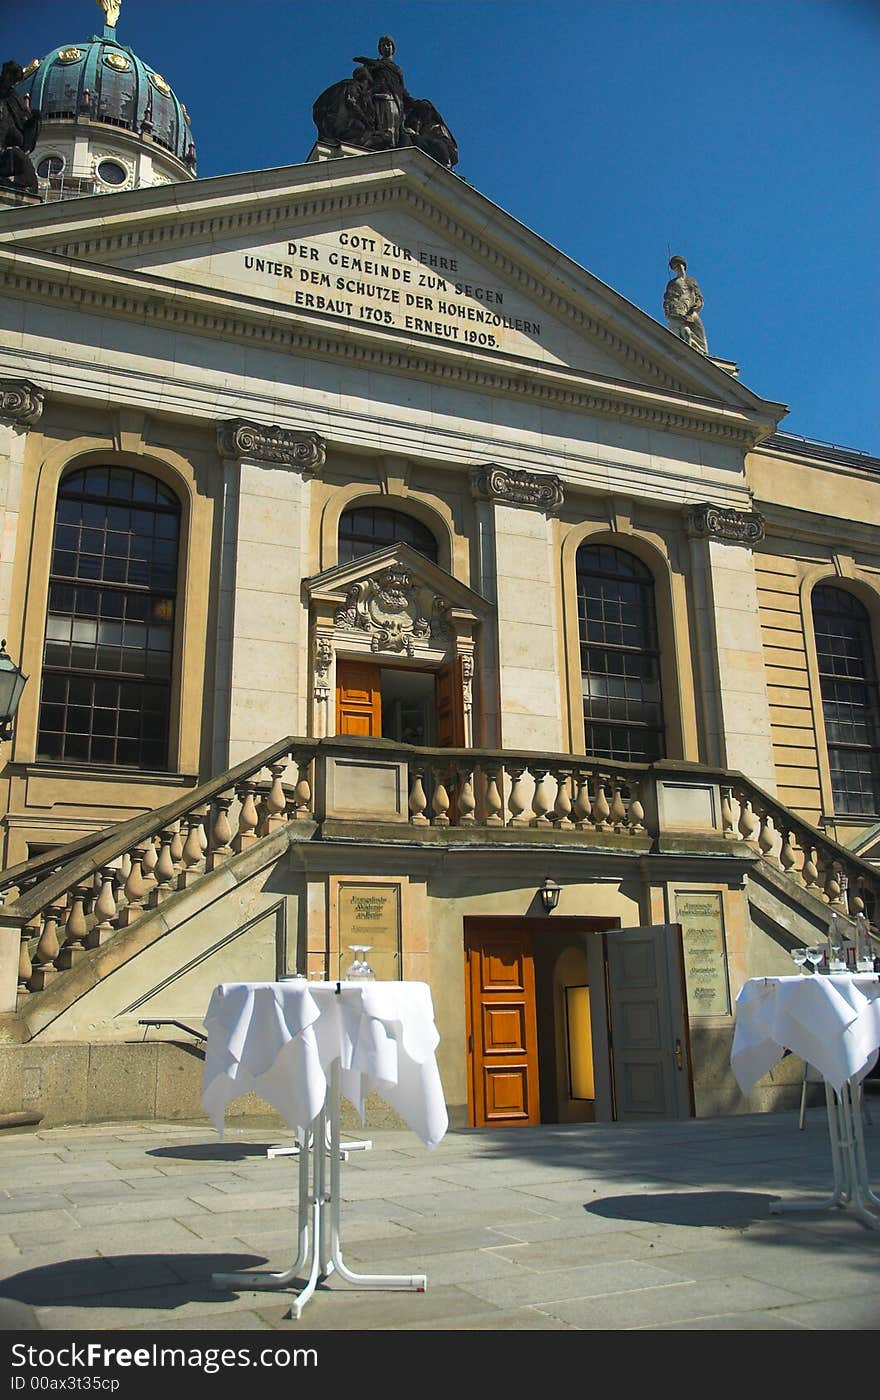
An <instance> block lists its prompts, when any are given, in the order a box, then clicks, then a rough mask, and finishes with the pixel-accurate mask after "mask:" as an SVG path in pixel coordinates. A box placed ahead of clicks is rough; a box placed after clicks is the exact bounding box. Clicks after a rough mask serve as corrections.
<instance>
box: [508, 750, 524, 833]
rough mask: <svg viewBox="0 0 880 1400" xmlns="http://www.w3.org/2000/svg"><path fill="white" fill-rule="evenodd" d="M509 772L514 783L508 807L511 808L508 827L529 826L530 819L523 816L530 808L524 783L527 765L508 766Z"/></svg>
mask: <svg viewBox="0 0 880 1400" xmlns="http://www.w3.org/2000/svg"><path fill="white" fill-rule="evenodd" d="M507 771H508V773H509V774H510V778H511V781H512V787H511V789H510V797H509V798H508V799H507V805H508V807H509V808H510V821H509V822H508V826H528V824H529V818H528V817H526V816H524V815H523V814H524V813H525V811H526V810H527V808H528V807H529V801H528V798H527V797H526V791H525V789H526V785H525V782H524V781H523V779H524V776H525V773H526V766H525V764H508V768H507Z"/></svg>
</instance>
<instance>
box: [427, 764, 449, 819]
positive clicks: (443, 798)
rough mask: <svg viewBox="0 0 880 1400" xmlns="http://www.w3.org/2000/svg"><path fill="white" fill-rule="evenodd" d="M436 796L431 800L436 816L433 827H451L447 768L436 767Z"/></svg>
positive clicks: (434, 771) (434, 772) (434, 770)
mask: <svg viewBox="0 0 880 1400" xmlns="http://www.w3.org/2000/svg"><path fill="white" fill-rule="evenodd" d="M432 772H433V774H434V796H433V797H432V798H431V808H432V810H433V812H434V816H433V817H432V819H431V825H432V826H448V825H449V817H448V815H447V814H448V812H449V792H448V791H447V788H446V767H445V765H443V766H442V767H434V768H433V769H432Z"/></svg>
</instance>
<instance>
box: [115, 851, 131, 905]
mask: <svg viewBox="0 0 880 1400" xmlns="http://www.w3.org/2000/svg"><path fill="white" fill-rule="evenodd" d="M117 868H118V870H119V878H120V881H121V883H122V885H123V886H124V885H125V882H126V880H127V879H128V877H129V875H130V874H131V853H130V852H129V851H126V852H125V854H124V855H121V856H120V857H119V865H118V867H117ZM123 897H124V896H123Z"/></svg>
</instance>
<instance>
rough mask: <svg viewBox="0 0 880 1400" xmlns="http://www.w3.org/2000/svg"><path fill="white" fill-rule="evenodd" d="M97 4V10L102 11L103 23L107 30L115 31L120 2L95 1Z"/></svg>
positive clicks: (112, 0) (119, 0)
mask: <svg viewBox="0 0 880 1400" xmlns="http://www.w3.org/2000/svg"><path fill="white" fill-rule="evenodd" d="M97 3H98V9H99V10H103V11H104V23H105V24H106V25H107V27H108V28H109V29H115V28H116V26H117V24H118V23H119V11H120V10H121V9H122V0H97Z"/></svg>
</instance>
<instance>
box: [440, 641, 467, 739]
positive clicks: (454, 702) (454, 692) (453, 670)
mask: <svg viewBox="0 0 880 1400" xmlns="http://www.w3.org/2000/svg"><path fill="white" fill-rule="evenodd" d="M434 704H435V709H436V734H437V747H438V748H440V749H463V748H464V744H465V732H464V657H463V656H457V657H456V658H455V660H454V661H450V662H449V664H448V665H447V666H441V667H440V669H439V671H438V672H437V674H436V677H435V682H434Z"/></svg>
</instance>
